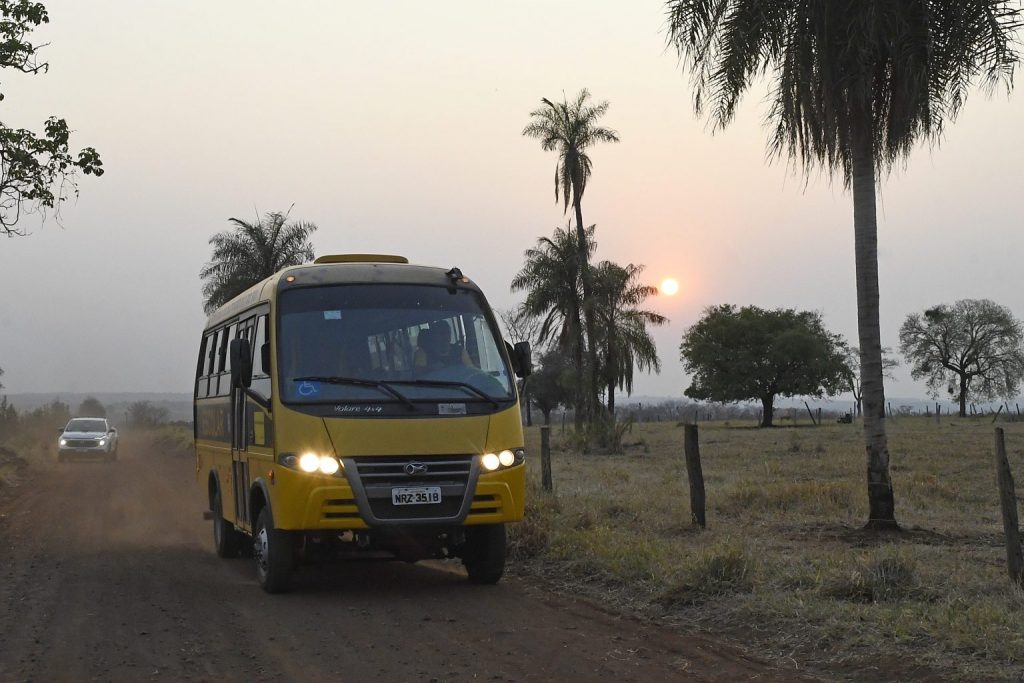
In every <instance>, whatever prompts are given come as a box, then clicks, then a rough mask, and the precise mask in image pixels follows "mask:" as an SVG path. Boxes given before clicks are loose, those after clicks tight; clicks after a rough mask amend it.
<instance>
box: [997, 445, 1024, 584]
mask: <svg viewBox="0 0 1024 683" xmlns="http://www.w3.org/2000/svg"><path fill="white" fill-rule="evenodd" d="M996 483H997V484H998V485H999V503H1000V504H1001V505H1002V508H1003V532H1004V533H1005V534H1006V569H1007V571H1008V572H1009V574H1010V580H1011V581H1013V582H1014V583H1016V584H1017V585H1019V586H1024V554H1022V552H1021V545H1020V522H1019V520H1018V518H1017V494H1016V493H1015V492H1014V490H1013V473H1012V472H1010V462H1009V461H1008V460H1007V459H1006V436H1005V435H1004V434H1003V428H1002V427H996Z"/></svg>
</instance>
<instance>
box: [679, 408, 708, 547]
mask: <svg viewBox="0 0 1024 683" xmlns="http://www.w3.org/2000/svg"><path fill="white" fill-rule="evenodd" d="M683 455H684V456H685V457H686V478H687V479H688V480H689V481H690V515H691V518H692V520H693V523H694V524H696V525H697V526H699V527H700V528H701V529H706V528H707V526H708V524H707V518H706V517H705V514H704V473H703V471H702V470H701V467H700V439H699V438H698V436H697V425H685V426H684V427H683Z"/></svg>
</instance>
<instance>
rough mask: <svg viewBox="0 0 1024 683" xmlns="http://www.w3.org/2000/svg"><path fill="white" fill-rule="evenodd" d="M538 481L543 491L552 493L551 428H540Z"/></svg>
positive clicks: (553, 485)
mask: <svg viewBox="0 0 1024 683" xmlns="http://www.w3.org/2000/svg"><path fill="white" fill-rule="evenodd" d="M540 481H541V485H542V486H543V487H544V490H545V491H554V490H555V484H554V482H553V481H551V427H548V426H547V425H543V426H542V427H541V428H540Z"/></svg>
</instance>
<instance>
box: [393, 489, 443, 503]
mask: <svg viewBox="0 0 1024 683" xmlns="http://www.w3.org/2000/svg"><path fill="white" fill-rule="evenodd" d="M440 502H441V487H440V486H416V487H404V486H403V487H398V486H396V487H395V488H393V489H391V504H392V505H432V504H434V503H440Z"/></svg>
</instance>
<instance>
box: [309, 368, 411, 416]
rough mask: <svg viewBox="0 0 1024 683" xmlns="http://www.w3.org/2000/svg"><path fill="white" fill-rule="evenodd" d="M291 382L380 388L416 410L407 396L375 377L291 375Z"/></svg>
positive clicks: (407, 406)
mask: <svg viewBox="0 0 1024 683" xmlns="http://www.w3.org/2000/svg"><path fill="white" fill-rule="evenodd" d="M292 381H293V382H323V383H324V384H348V385H351V386H356V387H373V388H374V389H380V390H381V391H383V392H384V393H386V394H391V395H392V396H394V397H395V398H396V399H398V400H399V401H400V402H401V403H402V405H404V406H405V407H406V408H408V409H409V410H416V405H415V404H414V403H413V402H412V401H410V400H409V397H408V396H406V395H405V394H403V393H402V392H400V391H398V390H397V389H395V388H394V387H392V386H388V384H387V382H381V381H378V380H375V379H365V378H363V377H337V376H329V377H320V376H310V377H293V378H292Z"/></svg>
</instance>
